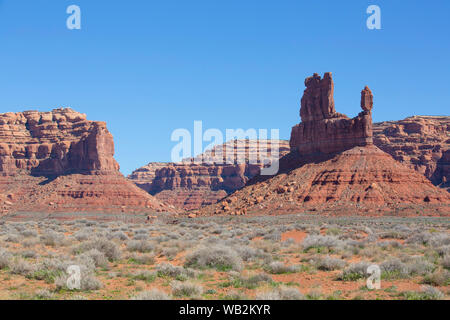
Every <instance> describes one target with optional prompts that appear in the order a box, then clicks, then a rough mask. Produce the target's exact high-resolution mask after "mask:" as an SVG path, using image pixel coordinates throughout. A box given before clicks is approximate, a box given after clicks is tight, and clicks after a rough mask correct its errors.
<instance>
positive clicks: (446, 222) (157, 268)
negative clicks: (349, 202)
mask: <svg viewBox="0 0 450 320" xmlns="http://www.w3.org/2000/svg"><path fill="white" fill-rule="evenodd" d="M449 227H450V219H449V218H431V217H430V218H428V217H427V218H424V217H409V218H398V217H397V218H394V217H382V218H370V217H366V218H365V217H334V218H331V217H328V218H325V217H320V216H319V215H289V216H278V217H274V216H261V217H213V218H198V219H183V218H179V219H176V220H175V219H157V220H156V221H154V222H152V223H147V224H146V223H129V222H122V221H109V222H99V221H91V220H86V219H85V220H72V221H58V220H49V219H41V220H36V221H26V222H14V221H1V222H0V299H100V300H111V299H113V300H114V299H141V300H142V299H143V300H147V299H224V300H237V299H264V300H267V299H295V300H300V299H335V300H340V299H414V300H416V299H449V297H450V270H449V269H450V232H449ZM372 264H375V265H377V266H379V268H380V270H381V289H378V290H369V289H368V288H367V286H366V279H367V278H368V277H369V275H368V274H367V268H368V266H370V265H372ZM71 265H76V266H79V268H80V270H81V284H80V289H76V290H70V289H69V288H68V286H67V278H68V277H69V276H68V274H67V273H66V272H67V268H68V267H69V266H71Z"/></svg>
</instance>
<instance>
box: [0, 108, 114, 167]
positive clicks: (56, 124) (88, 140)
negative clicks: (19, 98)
mask: <svg viewBox="0 0 450 320" xmlns="http://www.w3.org/2000/svg"><path fill="white" fill-rule="evenodd" d="M118 170H119V165H118V164H117V162H116V161H115V160H114V141H113V137H112V135H111V133H109V131H108V129H107V128H106V123H104V122H98V121H89V120H87V119H86V115H85V114H82V113H78V112H76V111H74V110H72V109H69V108H66V109H55V110H52V111H51V112H38V111H25V112H18V113H12V112H10V113H5V114H0V174H3V175H14V174H17V173H20V172H23V173H31V174H33V175H61V174H67V173H88V174H119V171H118Z"/></svg>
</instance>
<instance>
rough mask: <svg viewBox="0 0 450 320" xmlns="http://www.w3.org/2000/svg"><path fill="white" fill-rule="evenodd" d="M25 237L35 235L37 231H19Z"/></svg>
mask: <svg viewBox="0 0 450 320" xmlns="http://www.w3.org/2000/svg"><path fill="white" fill-rule="evenodd" d="M20 234H21V235H22V236H23V237H25V238H31V237H37V236H38V233H37V231H36V230H24V231H22V232H21V233H20Z"/></svg>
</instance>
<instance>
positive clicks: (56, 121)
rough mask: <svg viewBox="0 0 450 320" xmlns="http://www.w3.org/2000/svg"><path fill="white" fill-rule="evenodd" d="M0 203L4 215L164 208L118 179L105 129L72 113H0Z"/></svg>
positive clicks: (111, 140)
mask: <svg viewBox="0 0 450 320" xmlns="http://www.w3.org/2000/svg"><path fill="white" fill-rule="evenodd" d="M0 201H1V210H2V212H3V213H7V212H16V211H32V210H35V211H39V212H53V211H92V210H94V211H111V210H118V211H121V210H122V209H127V210H129V211H133V210H149V209H153V210H164V209H166V208H165V206H164V205H162V204H161V203H160V202H159V201H157V200H156V199H154V198H153V197H152V196H151V195H149V194H148V193H145V192H143V191H142V190H141V189H139V188H137V187H136V186H135V185H133V184H132V183H130V182H129V181H128V180H126V179H125V178H124V177H123V176H122V175H121V174H120V172H119V165H118V164H117V162H116V161H115V160H114V142H113V137H112V135H111V134H110V132H109V131H108V129H107V128H106V124H105V123H104V122H97V121H89V120H87V119H86V115H84V114H81V113H78V112H75V111H73V110H71V109H55V110H53V111H51V112H37V111H25V112H19V113H5V114H0Z"/></svg>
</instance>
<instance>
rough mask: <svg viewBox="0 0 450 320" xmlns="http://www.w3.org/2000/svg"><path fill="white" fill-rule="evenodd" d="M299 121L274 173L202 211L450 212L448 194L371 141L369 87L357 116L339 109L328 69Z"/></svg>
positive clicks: (312, 85)
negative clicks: (287, 151)
mask: <svg viewBox="0 0 450 320" xmlns="http://www.w3.org/2000/svg"><path fill="white" fill-rule="evenodd" d="M305 85H306V90H305V94H304V96H303V98H302V102H301V110H300V115H301V118H302V123H300V124H299V125H297V126H295V127H294V129H293V130H292V136H291V142H290V145H291V148H292V149H291V153H289V154H288V155H286V156H285V157H283V158H281V159H280V167H281V170H280V172H279V174H278V175H276V176H274V177H263V176H256V177H254V178H253V179H252V180H250V181H249V182H248V183H247V185H246V186H245V187H244V188H242V189H241V190H238V191H236V192H235V193H234V194H232V195H231V196H229V197H227V198H225V199H224V200H223V201H221V202H219V203H218V204H216V205H211V206H207V207H205V208H202V209H200V210H199V211H198V213H199V214H206V215H208V214H238V215H242V214H250V213H253V214H281V213H298V212H302V211H304V210H308V209H314V210H317V209H320V210H322V211H326V210H329V212H333V213H339V212H340V213H345V214H356V213H358V212H372V213H377V212H380V213H389V214H390V213H392V212H394V213H399V211H403V210H406V211H407V212H408V213H413V214H417V213H419V214H439V215H449V214H450V194H449V193H448V192H447V191H445V190H443V189H440V188H438V187H436V186H434V185H432V184H431V182H430V181H429V180H428V179H427V178H426V177H425V176H424V175H422V174H420V173H419V172H417V171H415V170H412V169H411V168H409V167H408V166H407V165H405V164H402V163H400V162H398V161H396V160H394V159H393V158H392V157H391V155H389V154H387V153H385V152H383V151H382V150H380V149H379V148H378V147H376V146H375V145H373V143H372V141H373V134H372V118H371V110H372V107H373V96H372V93H371V92H370V89H369V88H367V87H366V88H364V90H363V91H362V93H361V108H362V109H363V111H362V112H361V113H360V114H359V115H358V116H357V117H355V118H353V119H349V118H348V117H346V116H345V115H342V114H339V113H336V112H335V110H334V102H333V82H332V78H331V74H325V77H324V79H321V78H320V77H318V75H316V74H315V75H314V76H313V77H310V78H307V79H306V81H305Z"/></svg>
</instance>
